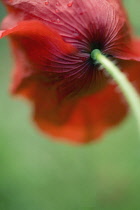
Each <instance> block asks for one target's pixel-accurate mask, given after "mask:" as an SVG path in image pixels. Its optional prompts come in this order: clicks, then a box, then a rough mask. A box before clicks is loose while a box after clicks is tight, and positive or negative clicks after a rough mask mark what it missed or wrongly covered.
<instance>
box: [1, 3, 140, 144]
mask: <svg viewBox="0 0 140 210" xmlns="http://www.w3.org/2000/svg"><path fill="white" fill-rule="evenodd" d="M3 3H4V4H5V5H6V7H7V9H8V12H9V15H8V16H7V17H6V18H5V19H4V20H3V23H2V30H1V32H0V36H1V37H4V36H8V37H9V38H10V40H11V43H12V48H13V52H14V55H15V61H16V67H15V71H14V75H13V85H12V88H11V89H12V93H13V94H20V95H22V96H24V97H26V98H28V99H29V100H30V101H31V102H32V104H33V106H34V120H35V121H36V123H37V124H38V126H39V127H40V128H41V130H42V131H43V132H45V133H49V134H51V135H53V136H57V137H61V138H64V139H68V140H70V141H73V142H79V143H86V142H89V141H91V140H94V139H97V138H99V136H101V135H102V134H103V133H104V131H106V130H107V129H108V128H111V127H112V126H114V125H117V124H118V123H119V122H120V121H121V120H122V119H123V118H124V116H125V115H126V113H127V106H126V104H125V103H123V101H122V100H121V96H120V94H119V93H117V92H116V91H115V88H116V87H115V85H113V84H110V83H109V82H108V78H107V77H106V76H105V75H104V72H103V71H101V70H100V71H99V69H98V68H99V66H98V65H97V64H95V63H94V62H93V61H92V59H91V57H90V53H91V51H92V50H93V49H95V48H98V49H100V50H101V51H102V52H103V53H104V54H106V55H108V56H110V57H111V58H112V59H114V58H115V59H117V60H118V63H119V66H120V67H121V69H122V70H123V71H124V72H127V73H128V75H129V78H130V80H132V81H135V82H138V84H137V88H138V89H139V90H140V83H139V80H140V71H139V70H140V69H139V68H140V63H139V60H140V41H139V40H136V39H134V37H133V35H132V31H131V27H130V25H129V22H128V20H127V15H126V12H125V10H124V8H123V6H122V4H121V0H88V1H85V0H73V1H69V0H50V1H47V0H46V1H45V0H33V1H29V0H3Z"/></svg>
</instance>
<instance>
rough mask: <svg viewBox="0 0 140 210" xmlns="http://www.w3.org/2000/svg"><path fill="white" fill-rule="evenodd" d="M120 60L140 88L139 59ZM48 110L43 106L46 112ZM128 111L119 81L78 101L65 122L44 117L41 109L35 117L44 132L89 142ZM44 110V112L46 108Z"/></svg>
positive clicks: (76, 141)
mask: <svg viewBox="0 0 140 210" xmlns="http://www.w3.org/2000/svg"><path fill="white" fill-rule="evenodd" d="M121 62H122V68H123V71H124V72H126V73H127V74H128V77H129V79H130V81H131V82H133V83H134V84H135V86H136V88H137V90H138V91H139V92H140V79H139V78H140V77H139V71H140V63H139V62H137V61H121ZM69 103H70V102H69ZM65 108H66V109H67V108H68V107H65V106H64V107H63V109H64V110H65ZM45 111H46V110H45V109H44V113H45ZM127 111H128V106H127V104H126V103H125V102H124V100H123V96H122V94H121V93H120V92H118V89H117V88H116V85H111V84H109V85H108V86H107V87H106V88H105V89H104V90H103V91H101V92H99V93H97V94H94V95H91V96H88V97H84V98H82V99H81V100H79V101H78V102H75V104H73V109H71V114H70V118H69V120H68V121H66V122H65V124H62V125H55V124H52V123H50V122H49V121H48V120H47V119H46V118H45V117H44V116H45V115H44V114H40V113H39V112H35V115H34V116H35V117H34V119H35V121H36V122H37V124H38V126H39V127H40V129H41V130H43V132H45V133H50V134H51V135H53V136H57V137H61V139H62V138H64V139H68V140H71V141H73V142H75V143H87V142H89V141H91V140H96V139H97V138H99V137H100V136H101V135H102V134H103V133H104V132H105V131H107V130H108V129H109V128H111V127H112V126H115V125H117V124H118V123H119V122H121V121H122V119H123V118H124V117H125V116H126V113H127ZM41 112H42V113H43V110H42V111H41ZM60 117H61V114H60Z"/></svg>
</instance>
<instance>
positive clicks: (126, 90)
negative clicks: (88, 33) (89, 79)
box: [91, 49, 140, 133]
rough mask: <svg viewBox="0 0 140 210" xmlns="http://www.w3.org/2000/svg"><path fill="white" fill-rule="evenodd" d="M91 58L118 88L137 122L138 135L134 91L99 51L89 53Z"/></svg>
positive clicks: (139, 110) (139, 103) (138, 104)
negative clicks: (104, 70) (103, 69)
mask: <svg viewBox="0 0 140 210" xmlns="http://www.w3.org/2000/svg"><path fill="white" fill-rule="evenodd" d="M91 58H92V59H93V60H95V61H97V62H98V63H100V64H101V65H102V66H103V67H104V68H105V69H106V71H107V73H109V75H110V76H111V77H112V78H113V79H114V80H115V82H116V83H117V85H118V86H119V88H120V90H121V92H122V93H123V95H124V97H125V99H126V101H127V103H128V105H129V106H130V108H131V111H132V112H133V114H134V116H135V118H136V120H137V125H138V131H139V133H140V98H139V95H138V93H137V91H136V89H135V88H134V87H133V85H132V84H131V83H130V81H129V80H128V79H127V77H126V76H125V74H123V73H122V72H121V71H120V69H119V68H118V67H117V66H115V64H114V63H113V62H112V61H110V60H109V59H108V58H107V57H106V56H105V55H103V54H102V53H101V52H100V50H98V49H95V50H93V51H92V52H91Z"/></svg>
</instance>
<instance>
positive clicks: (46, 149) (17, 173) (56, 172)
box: [0, 0, 140, 210]
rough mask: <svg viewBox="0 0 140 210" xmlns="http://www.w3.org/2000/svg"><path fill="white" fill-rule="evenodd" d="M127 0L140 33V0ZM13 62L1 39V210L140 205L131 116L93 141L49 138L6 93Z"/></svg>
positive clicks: (138, 209)
mask: <svg viewBox="0 0 140 210" xmlns="http://www.w3.org/2000/svg"><path fill="white" fill-rule="evenodd" d="M124 3H125V5H126V8H127V10H128V12H129V16H130V19H131V22H132V24H133V26H134V30H135V31H136V33H137V34H139V35H140V1H139V0H126V1H125V2H124ZM4 16H5V10H4V8H3V6H2V4H1V3H0V20H2V18H3V17H4ZM12 65H13V63H12V57H11V55H10V51H9V48H8V42H7V40H5V39H3V40H0V210H118V209H119V210H132V209H134V210H140V141H139V138H138V135H137V130H136V124H135V120H134V119H133V117H132V116H128V117H127V119H125V120H124V121H123V123H121V124H120V125H119V126H118V127H116V128H114V129H113V130H111V131H109V132H107V133H106V135H105V136H104V137H103V138H102V139H101V140H100V141H99V142H98V143H94V144H89V145H84V146H72V145H69V144H66V143H62V142H56V141H53V139H52V138H51V137H48V138H45V137H44V136H42V135H41V134H40V133H39V132H38V131H37V129H36V128H35V126H34V125H33V123H32V122H31V119H30V117H29V116H30V113H31V109H30V106H28V104H27V103H26V102H23V101H20V100H16V99H15V98H12V97H11V96H10V94H9V93H8V87H9V84H10V74H11V73H10V72H11V66H12Z"/></svg>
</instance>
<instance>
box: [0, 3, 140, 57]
mask: <svg viewBox="0 0 140 210" xmlns="http://www.w3.org/2000/svg"><path fill="white" fill-rule="evenodd" d="M3 2H4V4H6V5H7V6H8V7H9V6H10V7H12V8H14V9H16V10H17V14H18V12H19V14H20V15H21V13H22V12H23V14H24V18H25V19H26V18H29V19H31V18H32V19H39V20H41V21H42V22H45V23H46V24H47V25H49V26H51V27H52V28H54V29H55V30H57V31H58V33H59V34H60V35H61V36H62V37H63V39H64V40H66V41H67V42H69V43H72V44H74V45H76V48H77V47H78V48H79V49H83V48H84V49H86V50H87V48H90V47H91V46H90V47H89V46H88V45H89V43H90V44H91V42H92V39H93V40H94V39H95V37H98V38H99V40H102V42H103V43H104V42H105V43H106V46H105V49H103V52H104V53H106V54H110V55H113V56H114V57H117V58H119V59H127V60H131V59H133V60H140V58H139V56H138V54H137V53H136V52H135V51H134V52H133V51H132V49H133V42H132V37H130V26H129V24H128V21H127V17H126V12H125V11H124V8H123V7H122V2H121V0H113V1H111V0H88V1H85V0H74V1H69V0H51V1H46V2H47V3H46V2H45V1H38V0H34V1H28V0H14V1H9V0H3ZM28 8H30V9H28ZM19 10H20V11H19ZM46 14H47V15H46ZM92 26H93V27H92ZM95 31H96V32H97V31H98V34H97V33H95ZM93 37H94V38H93ZM81 40H82V41H81ZM88 41H89V42H88ZM94 41H96V42H98V40H94ZM99 45H100V44H99Z"/></svg>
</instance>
